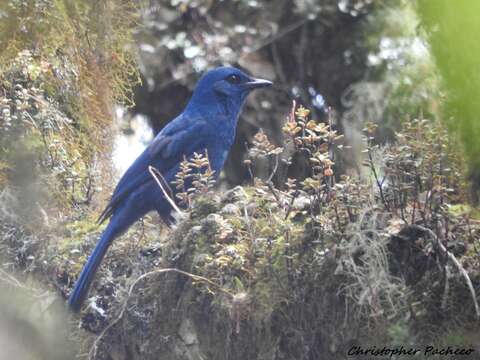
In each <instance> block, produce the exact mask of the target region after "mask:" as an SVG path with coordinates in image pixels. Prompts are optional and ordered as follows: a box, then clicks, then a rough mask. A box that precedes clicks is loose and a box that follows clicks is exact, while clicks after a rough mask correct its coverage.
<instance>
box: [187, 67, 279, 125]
mask: <svg viewBox="0 0 480 360" xmlns="http://www.w3.org/2000/svg"><path fill="white" fill-rule="evenodd" d="M271 85H272V83H271V82H270V81H268V80H263V79H256V78H253V77H251V76H249V75H247V74H245V73H244V72H243V71H241V70H239V69H237V68H234V67H228V66H222V67H218V68H215V69H213V70H210V71H208V72H206V73H205V74H204V75H203V76H202V78H201V79H200V80H199V81H198V83H197V86H196V88H195V91H194V93H193V96H192V100H191V103H194V104H197V106H198V104H202V105H207V106H212V105H214V104H219V105H221V106H222V108H223V109H224V111H226V112H228V113H232V115H234V116H238V113H239V112H240V109H241V107H242V105H243V103H244V101H245V99H246V98H247V95H248V94H249V93H250V92H251V91H252V90H254V89H258V88H262V87H267V86H271ZM200 106H201V105H200Z"/></svg>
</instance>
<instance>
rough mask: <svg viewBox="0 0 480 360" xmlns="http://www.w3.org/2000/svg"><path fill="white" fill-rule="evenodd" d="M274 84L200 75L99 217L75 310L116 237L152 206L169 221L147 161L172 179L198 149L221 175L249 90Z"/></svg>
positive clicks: (216, 73) (72, 302) (230, 74)
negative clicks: (188, 96) (99, 225)
mask: <svg viewBox="0 0 480 360" xmlns="http://www.w3.org/2000/svg"><path fill="white" fill-rule="evenodd" d="M270 85H272V83H271V82H270V81H267V80H262V79H254V78H252V77H250V76H248V75H247V74H245V73H244V72H242V71H241V70H239V69H236V68H233V67H219V68H216V69H213V70H210V71H208V72H207V73H205V74H204V75H203V76H202V78H201V79H200V80H199V81H198V83H197V86H196V88H195V90H194V92H193V95H192V98H191V99H190V101H189V103H188V104H187V106H186V108H185V109H184V111H183V112H182V113H181V114H180V115H179V116H178V117H176V118H175V119H173V120H172V121H171V122H170V123H168V124H167V126H165V128H163V129H162V131H160V132H159V133H158V135H157V136H156V137H155V138H154V139H153V141H152V142H151V144H150V145H149V146H148V147H147V148H146V149H145V151H144V152H143V153H142V154H141V155H140V156H139V157H138V158H137V159H136V160H135V161H134V163H133V164H132V165H131V166H130V168H128V170H127V171H126V172H125V174H124V175H123V176H122V178H121V179H120V181H119V182H118V184H117V186H116V188H115V190H114V191H113V194H112V198H111V200H110V202H109V203H108V205H107V207H106V208H105V210H104V211H103V213H102V214H101V215H100V218H99V222H100V223H102V222H104V221H105V220H106V219H108V218H110V222H109V224H108V225H107V227H106V228H105V230H104V231H103V233H102V236H101V237H100V240H99V241H98V243H97V245H96V246H95V249H94V250H93V253H92V254H91V255H90V257H89V259H88V261H87V263H86V265H85V266H84V268H83V270H82V273H81V274H80V277H79V278H78V280H77V282H76V284H75V288H74V289H73V292H72V293H71V295H70V298H69V299H68V303H69V306H70V308H71V309H72V310H73V311H78V310H79V309H80V307H81V305H82V303H83V301H84V299H85V297H86V296H87V293H88V289H89V287H90V284H91V283H92V281H93V278H94V276H95V273H96V272H97V269H98V267H99V265H100V263H101V261H102V259H103V257H104V256H105V253H106V252H107V250H108V247H109V246H110V244H111V243H112V241H113V240H114V239H115V238H116V237H118V236H120V235H121V234H123V233H124V232H125V231H126V230H127V229H128V228H129V227H130V226H131V225H132V224H133V223H134V222H136V221H137V220H138V219H140V218H141V217H142V216H144V215H145V214H146V213H148V212H149V211H152V210H156V211H157V212H158V213H159V214H160V216H161V217H162V219H164V220H165V222H167V223H171V221H172V217H171V215H170V213H171V211H172V206H171V205H170V203H169V202H168V201H167V199H166V198H165V196H164V195H163V192H162V190H161V189H160V187H159V186H158V185H157V183H156V182H155V179H154V178H153V177H152V176H151V174H150V172H149V166H152V167H154V168H156V169H158V170H159V171H160V173H161V174H162V176H163V178H164V179H165V181H166V182H167V183H171V182H172V181H173V180H175V175H176V173H177V172H178V170H179V166H180V163H181V162H182V161H183V160H184V157H186V158H187V159H188V158H191V157H192V156H193V153H194V152H196V153H207V154H208V158H209V161H210V166H211V168H212V170H214V171H215V174H216V175H218V174H219V173H220V171H221V170H222V168H223V164H224V163H225V160H226V158H227V155H228V153H229V151H230V148H231V146H232V144H233V141H234V138H235V129H236V126H237V121H238V116H239V114H240V111H241V109H242V106H243V104H244V102H245V99H246V98H247V95H248V94H249V93H250V92H251V91H252V90H253V89H257V88H261V87H266V86H270ZM173 188H174V187H172V190H174V189H173ZM174 195H175V194H174Z"/></svg>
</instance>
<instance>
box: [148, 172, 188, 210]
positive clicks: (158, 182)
mask: <svg viewBox="0 0 480 360" xmlns="http://www.w3.org/2000/svg"><path fill="white" fill-rule="evenodd" d="M148 171H149V172H150V174H151V175H152V177H153V178H154V179H155V181H156V182H157V184H158V186H159V187H160V189H161V190H162V192H163V196H165V199H167V201H168V203H169V204H170V205H171V206H172V208H173V209H174V210H175V211H176V212H178V213H179V214H180V216H181V217H185V214H184V213H183V211H182V210H180V209H179V208H178V206H177V205H176V204H175V201H173V199H172V198H171V197H170V196H169V195H168V194H167V191H166V190H165V188H164V187H163V185H162V183H161V181H160V179H162V181H163V182H164V183H166V181H165V179H164V178H163V176H162V174H161V173H160V172H159V171H158V170H157V169H155V168H154V167H153V166H151V165H150V166H148ZM159 178H160V179H159Z"/></svg>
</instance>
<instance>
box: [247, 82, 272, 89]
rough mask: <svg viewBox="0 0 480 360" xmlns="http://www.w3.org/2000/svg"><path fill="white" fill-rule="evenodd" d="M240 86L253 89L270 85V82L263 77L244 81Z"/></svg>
mask: <svg viewBox="0 0 480 360" xmlns="http://www.w3.org/2000/svg"><path fill="white" fill-rule="evenodd" d="M242 86H243V88H244V89H248V90H253V89H258V88H263V87H268V86H272V82H271V81H268V80H263V79H251V80H250V81H249V82H246V83H244V84H243V85H242Z"/></svg>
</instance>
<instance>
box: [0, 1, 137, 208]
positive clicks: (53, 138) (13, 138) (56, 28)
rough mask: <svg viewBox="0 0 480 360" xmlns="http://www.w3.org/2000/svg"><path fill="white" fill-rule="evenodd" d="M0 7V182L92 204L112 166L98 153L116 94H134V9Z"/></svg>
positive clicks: (61, 203) (105, 5) (40, 196)
mask: <svg viewBox="0 0 480 360" xmlns="http://www.w3.org/2000/svg"><path fill="white" fill-rule="evenodd" d="M0 14H2V16H3V18H4V21H2V22H1V23H0V54H1V55H0V74H1V75H0V89H1V90H2V94H1V98H0V110H1V113H0V134H1V137H0V158H1V163H2V166H1V167H0V181H1V184H2V185H3V186H7V185H8V186H14V187H19V188H20V189H22V190H24V191H23V193H24V195H25V194H28V195H29V202H31V201H32V199H34V200H33V201H34V202H35V201H39V202H40V203H41V204H42V206H45V207H46V208H47V209H48V210H49V212H50V211H59V210H60V211H62V210H63V211H66V212H68V211H69V210H70V209H71V205H84V204H89V203H90V201H91V199H92V196H93V193H94V192H95V190H96V189H97V188H98V187H99V186H102V185H105V184H106V180H109V176H108V174H109V173H111V165H110V164H108V163H107V162H105V161H104V160H98V159H99V158H100V159H102V158H103V157H102V156H100V157H99V154H105V153H106V152H108V151H109V149H110V147H111V137H110V136H106V132H107V131H108V129H109V126H110V124H111V121H112V107H113V103H114V102H115V101H117V102H123V103H126V104H127V105H128V104H131V100H130V99H131V96H132V94H131V89H132V87H133V86H134V85H135V84H136V81H138V74H137V68H136V66H135V62H134V57H133V53H132V51H131V50H130V49H128V48H127V47H126V45H127V44H128V43H130V42H131V41H132V31H133V28H134V27H135V26H136V21H137V18H138V13H137V10H136V9H135V6H134V4H133V3H131V2H128V1H123V2H120V3H118V2H113V1H105V2H96V1H70V0H65V1H63V0H27V1H19V0H11V1H10V0H8V1H4V2H2V3H1V4H0ZM101 173H102V174H103V177H100V176H99V175H100V174H101ZM20 194H22V192H20ZM47 194H48V195H47ZM22 196H23V195H22ZM23 197H25V196H23ZM24 205H26V204H25V203H24ZM28 207H30V206H28ZM54 209H55V210H54Z"/></svg>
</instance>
